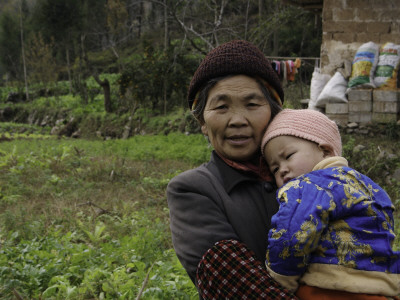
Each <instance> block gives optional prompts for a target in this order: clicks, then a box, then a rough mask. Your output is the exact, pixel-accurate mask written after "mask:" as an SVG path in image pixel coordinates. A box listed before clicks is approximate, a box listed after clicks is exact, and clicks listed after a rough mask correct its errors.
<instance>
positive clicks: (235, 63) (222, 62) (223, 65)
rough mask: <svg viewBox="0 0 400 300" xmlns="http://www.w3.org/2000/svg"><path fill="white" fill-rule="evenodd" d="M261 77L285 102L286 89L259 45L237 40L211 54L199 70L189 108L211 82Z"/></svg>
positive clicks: (194, 79) (189, 98)
mask: <svg viewBox="0 0 400 300" xmlns="http://www.w3.org/2000/svg"><path fill="white" fill-rule="evenodd" d="M231 74H232V75H233V74H236V75H239V74H242V75H248V76H251V77H255V76H258V77H260V78H262V79H264V80H265V81H266V82H267V83H268V84H269V85H270V86H272V87H273V88H274V89H275V91H276V92H277V93H278V95H279V97H280V99H281V101H282V102H283V97H284V94H283V89H282V85H281V82H280V80H279V78H278V75H277V74H276V73H275V71H274V70H273V69H272V66H271V63H270V61H269V60H268V59H267V58H266V57H265V55H264V54H263V53H262V52H261V50H260V49H258V48H257V47H256V46H255V45H253V44H252V43H250V42H247V41H242V40H234V41H230V42H228V43H225V44H222V45H220V46H218V47H217V48H215V49H213V50H211V51H210V52H209V53H208V54H207V55H206V57H205V58H204V59H203V61H202V62H201V63H200V65H199V67H198V68H197V70H196V72H195V73H194V76H193V78H192V81H191V82H190V86H189V93H188V104H189V108H190V109H192V105H193V102H194V99H195V98H196V94H197V93H198V92H199V90H200V89H201V88H202V86H203V85H204V84H206V83H207V82H208V81H209V80H210V79H213V78H216V77H220V76H225V75H231Z"/></svg>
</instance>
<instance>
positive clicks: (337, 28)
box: [321, 0, 400, 75]
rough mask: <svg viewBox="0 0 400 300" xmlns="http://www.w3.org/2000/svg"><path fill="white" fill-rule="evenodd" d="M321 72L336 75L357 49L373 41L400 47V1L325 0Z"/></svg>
mask: <svg viewBox="0 0 400 300" xmlns="http://www.w3.org/2000/svg"><path fill="white" fill-rule="evenodd" d="M322 22H323V23H322V31H323V36H322V45H321V67H322V72H323V73H326V74H331V75H333V73H334V71H335V70H336V69H337V68H338V67H339V66H340V65H341V64H342V63H343V61H344V60H350V61H351V60H352V59H353V57H354V55H355V53H356V51H357V49H358V47H359V46H360V45H362V44H363V43H366V42H369V41H372V42H375V43H377V44H379V45H382V44H384V43H386V42H392V43H396V44H400V0H324V5H323V11H322Z"/></svg>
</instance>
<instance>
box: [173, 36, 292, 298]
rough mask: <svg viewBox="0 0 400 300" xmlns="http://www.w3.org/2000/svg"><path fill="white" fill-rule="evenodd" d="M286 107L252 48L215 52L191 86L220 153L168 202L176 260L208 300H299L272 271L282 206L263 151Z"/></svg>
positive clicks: (177, 185)
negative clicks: (274, 226)
mask: <svg viewBox="0 0 400 300" xmlns="http://www.w3.org/2000/svg"><path fill="white" fill-rule="evenodd" d="M282 101H283V90H282V86H281V84H280V81H279V79H278V77H277V75H276V73H275V72H274V70H273V69H272V67H271V64H270V62H269V61H268V60H267V59H266V58H265V56H264V55H263V53H262V52H261V51H260V50H259V49H258V48H257V47H256V46H254V45H253V44H251V43H249V42H246V41H231V42H228V43H226V44H223V45H221V46H219V47H217V48H215V49H214V50H212V51H211V52H210V53H209V54H208V55H207V56H206V57H205V58H204V60H203V61H202V62H201V64H200V66H199V67H198V69H197V71H196V72H195V74H194V76H193V79H192V81H191V84H190V87H189V93H188V102H189V107H190V108H191V109H192V112H193V115H194V116H195V118H196V119H197V120H198V122H199V123H200V125H201V131H202V133H203V134H204V135H205V136H207V137H208V139H209V141H210V143H211V145H212V147H213V149H214V150H213V152H212V154H211V159H210V161H209V162H208V163H206V164H204V165H202V166H200V167H198V168H196V169H193V170H189V171H186V172H184V173H182V174H180V175H178V176H177V177H175V178H173V179H172V180H171V182H170V183H169V185H168V188H167V199H168V206H169V208H170V222H171V232H172V241H173V245H174V248H175V251H176V254H177V256H178V258H179V260H180V261H181V263H182V265H183V267H184V268H185V269H186V271H187V273H188V274H189V276H190V278H191V279H192V281H193V282H194V283H195V285H196V286H197V288H198V290H199V294H200V297H202V298H204V299H212V298H217V299H218V298H222V297H223V298H236V299H237V298H242V297H244V296H246V297H247V298H252V299H254V298H257V299H260V298H267V299H268V298H273V299H276V298H279V299H296V298H295V297H294V296H293V295H292V294H290V293H289V292H288V291H287V290H285V289H284V288H283V287H281V286H279V284H277V283H276V282H275V281H273V280H272V279H271V277H269V275H268V273H267V271H266V269H265V267H264V260H265V253H266V249H267V246H268V245H267V239H266V238H265V237H266V236H267V235H268V231H269V229H270V220H271V217H272V215H273V214H275V213H276V212H277V210H278V203H277V201H276V200H275V192H276V187H275V185H274V183H273V179H272V176H271V174H269V173H266V172H268V171H266V170H267V168H265V167H262V166H261V164H262V162H263V160H262V159H261V153H260V143H261V139H262V136H263V134H264V132H265V129H266V127H267V126H268V123H269V122H270V120H271V119H272V118H273V117H274V116H275V115H276V114H277V113H278V112H279V111H280V110H281V106H282Z"/></svg>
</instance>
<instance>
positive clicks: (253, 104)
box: [247, 102, 260, 107]
mask: <svg viewBox="0 0 400 300" xmlns="http://www.w3.org/2000/svg"><path fill="white" fill-rule="evenodd" d="M247 106H249V107H257V106H260V104H258V103H255V102H250V103H249V104H247Z"/></svg>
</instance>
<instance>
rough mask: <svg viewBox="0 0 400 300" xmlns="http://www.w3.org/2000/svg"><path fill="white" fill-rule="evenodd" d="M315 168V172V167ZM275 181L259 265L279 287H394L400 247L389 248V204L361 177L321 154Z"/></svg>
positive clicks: (373, 290)
mask: <svg viewBox="0 0 400 300" xmlns="http://www.w3.org/2000/svg"><path fill="white" fill-rule="evenodd" d="M314 170H315V171H314ZM314 170H313V171H312V172H310V173H308V174H304V175H302V176H299V177H297V178H295V179H292V180H291V181H289V182H288V183H287V184H285V185H284V186H282V187H281V188H280V189H279V190H278V192H277V197H278V200H279V202H280V209H279V211H278V213H277V214H275V215H274V216H273V218H272V229H271V230H270V231H269V236H268V240H269V246H268V250H267V255H266V265H267V269H268V271H269V272H270V274H271V275H272V276H273V277H274V278H275V279H276V280H277V281H278V282H280V283H281V284H282V285H284V286H285V287H287V288H288V289H290V290H291V291H295V290H296V289H297V288H298V284H302V283H304V284H307V285H311V286H317V287H321V288H326V289H334V290H343V291H348V292H353V293H367V294H368V293H369V294H378V295H385V296H395V295H398V294H399V293H400V275H399V274H400V253H399V252H396V251H394V250H393V248H392V247H393V242H394V238H395V234H394V231H393V228H394V221H393V210H394V206H393V204H392V202H391V200H390V198H389V196H388V195H387V194H386V192H385V191H384V190H383V189H382V188H381V187H380V186H378V185H377V184H376V183H374V182H373V181H372V180H371V179H370V178H368V177H367V176H365V175H363V174H361V173H359V172H357V171H355V170H354V169H351V168H349V167H347V161H346V160H345V159H344V158H342V157H335V158H328V159H327V160H324V161H322V162H321V163H319V164H318V165H317V166H316V168H314Z"/></svg>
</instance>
